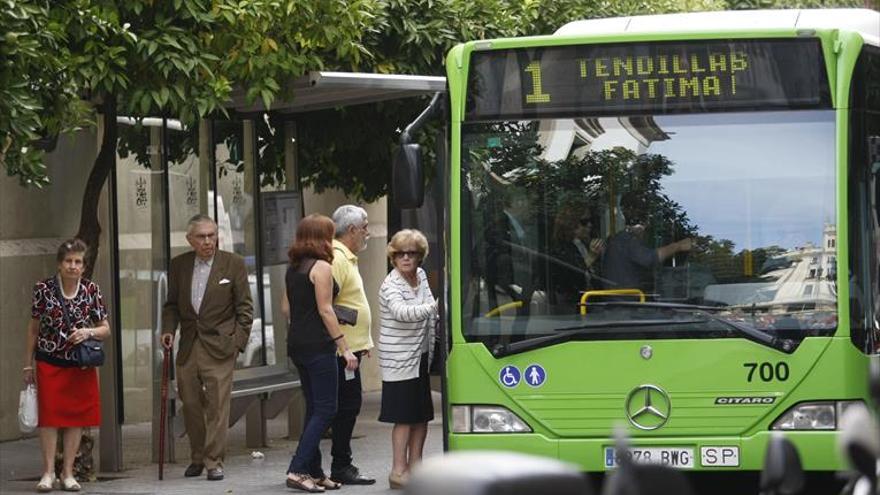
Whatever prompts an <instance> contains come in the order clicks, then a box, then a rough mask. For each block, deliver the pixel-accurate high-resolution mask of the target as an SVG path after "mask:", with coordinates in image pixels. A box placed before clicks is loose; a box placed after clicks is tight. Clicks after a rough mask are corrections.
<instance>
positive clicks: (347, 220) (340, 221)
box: [333, 205, 367, 237]
mask: <svg viewBox="0 0 880 495" xmlns="http://www.w3.org/2000/svg"><path fill="white" fill-rule="evenodd" d="M366 221H367V210H365V209H363V208H361V207H360V206H355V205H342V206H340V207H339V208H336V211H334V212H333V223H334V224H336V233H335V236H336V237H342V236H343V235H345V233H346V232H348V228H349V227H360V226H361V225H363V224H364V223H366Z"/></svg>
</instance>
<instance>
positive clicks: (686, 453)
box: [605, 447, 694, 469]
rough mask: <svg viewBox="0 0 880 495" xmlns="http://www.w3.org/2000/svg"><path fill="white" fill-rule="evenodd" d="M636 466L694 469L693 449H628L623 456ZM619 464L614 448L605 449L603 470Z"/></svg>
mask: <svg viewBox="0 0 880 495" xmlns="http://www.w3.org/2000/svg"><path fill="white" fill-rule="evenodd" d="M625 455H627V456H629V457H630V458H631V459H632V460H633V462H635V463H636V464H658V465H661V466H669V467H673V468H678V469H692V468H693V467H694V449H691V448H683V447H630V448H629V450H628V452H627V453H626V454H625ZM619 464H620V459H618V457H617V455H616V449H615V448H614V447H605V468H606V469H608V468H615V467H617V466H618V465H619Z"/></svg>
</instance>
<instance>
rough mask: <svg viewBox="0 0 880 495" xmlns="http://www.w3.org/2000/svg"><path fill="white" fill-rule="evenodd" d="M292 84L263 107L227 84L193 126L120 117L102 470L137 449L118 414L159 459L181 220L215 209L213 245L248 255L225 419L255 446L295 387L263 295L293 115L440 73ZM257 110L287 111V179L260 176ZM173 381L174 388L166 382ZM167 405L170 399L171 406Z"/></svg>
mask: <svg viewBox="0 0 880 495" xmlns="http://www.w3.org/2000/svg"><path fill="white" fill-rule="evenodd" d="M290 85H291V87H292V90H293V97H292V98H291V99H289V100H280V101H275V102H274V103H273V104H272V106H271V108H269V109H266V108H265V107H264V106H263V104H262V102H260V101H257V102H253V103H248V102H247V101H246V98H245V94H246V91H245V90H243V89H239V90H236V91H234V92H233V97H232V99H231V101H230V102H229V104H228V105H227V107H226V108H227V109H228V110H231V112H230V114H231V115H232V116H233V117H232V119H230V120H219V119H217V120H205V121H202V122H200V123H199V125H198V126H197V127H194V128H191V129H186V128H185V127H184V126H182V125H181V124H180V123H179V122H176V121H173V120H171V119H162V118H158V119H144V120H142V121H139V122H137V123H135V122H134V121H133V120H131V119H127V118H126V117H120V118H119V119H117V122H118V124H119V126H120V135H121V136H126V137H125V138H124V139H126V141H124V144H123V141H122V140H121V141H120V143H121V144H120V151H118V153H117V168H116V170H115V171H114V173H113V174H112V175H111V198H112V199H111V201H112V202H113V208H111V216H112V219H111V222H112V224H113V234H112V235H111V249H112V251H113V255H112V256H113V259H114V261H113V263H112V264H113V270H112V271H113V272H115V273H114V275H115V277H113V278H114V279H115V280H116V282H115V284H116V287H114V288H113V295H112V296H111V297H112V298H113V306H114V308H115V309H116V311H113V312H111V315H112V316H111V317H112V318H114V321H113V322H112V325H113V327H114V329H115V330H114V331H115V336H114V341H115V342H118V349H117V350H116V351H115V354H116V355H115V356H114V355H112V354H110V355H109V356H108V363H107V365H106V366H104V367H103V368H102V371H101V373H102V378H101V380H102V387H101V394H102V408H103V411H102V412H103V414H102V416H103V418H104V420H103V422H102V425H101V429H100V444H99V449H100V469H101V470H102V471H105V472H115V471H120V470H122V469H123V455H122V452H123V450H124V449H125V450H126V452H131V450H132V449H137V447H136V445H135V444H134V443H131V442H130V440H128V439H127V437H125V436H124V435H123V434H122V428H123V426H122V425H123V423H126V424H135V423H143V422H151V423H152V428H151V436H152V441H151V445H152V449H151V454H152V459H153V460H156V459H158V453H159V447H158V445H159V442H158V434H157V433H158V431H159V424H160V419H161V413H160V404H161V402H162V401H161V396H160V389H161V382H162V369H163V356H162V351H161V349H160V348H159V347H158V341H159V335H160V333H161V308H162V305H163V304H164V302H165V298H166V294H167V268H168V264H169V262H170V260H171V258H172V257H174V256H176V255H177V254H180V253H182V252H185V251H187V250H189V246H188V245H187V243H186V241H185V231H186V222H187V220H188V218H189V217H191V216H192V215H193V214H194V213H207V214H209V215H211V216H213V217H214V218H215V220H216V221H217V223H218V225H219V227H220V233H221V246H220V248H221V249H226V250H230V251H234V252H236V253H238V254H240V255H242V256H243V257H244V258H245V260H246V264H247V269H248V276H249V281H250V283H251V291H252V296H253V299H254V316H255V318H254V321H255V323H254V326H253V327H252V330H251V341H250V342H249V343H248V349H247V350H246V351H245V353H243V354H242V355H240V356H239V358H238V361H239V362H238V363H237V365H236V370H235V374H234V385H233V407H232V408H231V409H232V413H231V417H230V422H233V421H237V420H239V419H242V418H244V419H245V421H246V423H245V424H246V426H245V428H246V439H247V443H248V447H251V446H253V447H258V446H260V445H262V444H264V443H265V442H266V420H267V418H271V417H273V416H274V415H277V414H278V413H279V412H280V411H282V410H283V409H284V408H285V407H287V405H288V403H289V402H290V397H291V395H292V391H293V390H295V389H296V388H298V386H299V383H298V379H297V377H296V376H295V374H294V373H292V372H291V370H290V369H289V367H288V366H287V363H286V357H285V356H286V345H282V344H281V343H283V342H284V341H285V340H286V324H284V320H285V318H284V317H283V316H282V315H281V313H280V308H278V306H279V304H277V303H276V304H274V305H273V304H272V301H276V302H277V301H279V300H280V294H281V292H280V291H281V290H282V288H283V277H284V275H283V274H284V271H285V269H286V265H285V260H286V244H287V243H288V242H289V239H290V238H291V237H292V232H293V229H295V225H296V222H297V221H298V220H299V218H301V216H302V214H303V203H302V191H300V186H299V182H298V177H299V175H298V173H297V166H296V154H297V152H296V120H297V117H296V114H301V113H305V112H311V111H316V110H325V109H333V108H341V107H345V106H351V105H359V104H367V103H374V102H379V101H384V100H392V99H400V98H410V97H417V96H423V95H431V94H434V93H437V92H444V91H446V80H445V78H444V77H433V76H408V75H393V74H366V73H345V72H324V71H315V72H310V73H309V74H307V75H304V76H302V77H299V78H297V79H295V80H294V81H292V82H291V83H290ZM265 112H272V113H278V114H282V115H289V116H290V118H289V119H288V118H285V119H282V120H283V121H284V125H283V126H281V127H282V129H281V132H283V135H282V137H283V160H284V163H283V164H284V175H285V180H284V183H283V184H280V185H278V184H275V185H272V186H270V187H267V186H266V185H265V183H264V182H261V172H260V170H261V168H260V162H259V161H260V154H259V152H258V146H259V144H258V139H257V135H258V132H259V131H258V130H257V128H258V125H257V124H258V123H259V121H260V120H261V119H262V115H263V113H265ZM302 118H307V117H302ZM275 132H278V130H277V129H276V131H275ZM218 136H222V137H218ZM389 138H390V139H391V138H393V136H389ZM340 139H344V136H340ZM231 141H234V143H233V144H232V145H230V142H231ZM135 146H141V149H142V151H141V157H140V158H135V151H133V150H134V147H135ZM145 162H148V165H147V164H146V163H145ZM285 208H286V209H285ZM282 209H285V210H284V214H283V215H282V214H280V213H279V212H280V211H281V210H282ZM288 213H290V214H288ZM282 217H283V218H284V220H280V218H282ZM224 234H225V236H224ZM224 237H225V238H226V239H227V241H226V242H227V244H224V240H223V238H224ZM120 315H122V316H120ZM272 322H278V324H277V325H273V324H272ZM276 336H277V338H276ZM276 344H277V345H276ZM108 382H109V383H108ZM170 389H171V391H172V394H171V396H172V397H173V389H174V385H173V384H172V386H171V387H170ZM174 409H175V408H173V407H169V408H168V410H169V412H170V413H171V414H174V413H173V411H174ZM169 419H171V421H169V423H168V424H169V425H170V426H171V427H170V428H167V429H166V431H167V433H166V435H167V436H166V441H165V442H164V443H165V446H166V456H165V459H166V460H170V459H172V458H173V456H174V452H173V445H174V436H175V435H178V436H179V435H180V434H181V433H182V421H179V418H178V420H176V421H174V418H169ZM175 423H176V424H175ZM291 424H293V422H292V421H291ZM175 430H176V431H175ZM169 449H170V450H169Z"/></svg>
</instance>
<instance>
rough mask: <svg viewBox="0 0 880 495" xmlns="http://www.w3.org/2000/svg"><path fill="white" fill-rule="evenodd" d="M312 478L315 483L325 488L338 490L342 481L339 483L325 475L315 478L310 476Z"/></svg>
mask: <svg viewBox="0 0 880 495" xmlns="http://www.w3.org/2000/svg"><path fill="white" fill-rule="evenodd" d="M312 480H314V482H315V484H316V485H318V486H322V487H324V488H325V489H327V490H339V489H340V488H342V483H339V482H337V481H333V480H331V479H330V478H328V477H326V476H324V477H322V478H317V479H316V478H312Z"/></svg>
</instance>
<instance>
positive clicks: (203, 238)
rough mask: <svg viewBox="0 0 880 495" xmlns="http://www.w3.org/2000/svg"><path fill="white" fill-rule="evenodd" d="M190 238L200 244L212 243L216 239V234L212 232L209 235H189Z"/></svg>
mask: <svg viewBox="0 0 880 495" xmlns="http://www.w3.org/2000/svg"><path fill="white" fill-rule="evenodd" d="M190 237H192V238H193V239H195V240H197V241H200V242H205V241H213V240H214V239H215V238H216V237H217V233H216V232H212V233H210V234H190Z"/></svg>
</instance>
